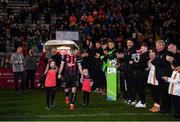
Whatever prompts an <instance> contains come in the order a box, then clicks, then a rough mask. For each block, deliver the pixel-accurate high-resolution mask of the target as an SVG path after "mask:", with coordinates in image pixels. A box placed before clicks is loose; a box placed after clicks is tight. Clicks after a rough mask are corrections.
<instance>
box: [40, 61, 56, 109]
mask: <svg viewBox="0 0 180 122" xmlns="http://www.w3.org/2000/svg"><path fill="white" fill-rule="evenodd" d="M57 72H58V68H57V67H56V65H55V61H54V60H52V59H50V60H49V62H48V64H47V66H46V69H45V72H44V74H45V75H46V78H45V81H44V83H42V82H41V83H39V84H38V87H39V86H41V85H42V84H44V86H45V88H46V104H47V107H46V109H47V110H49V109H50V108H54V104H53V101H54V97H55V91H56V79H57Z"/></svg>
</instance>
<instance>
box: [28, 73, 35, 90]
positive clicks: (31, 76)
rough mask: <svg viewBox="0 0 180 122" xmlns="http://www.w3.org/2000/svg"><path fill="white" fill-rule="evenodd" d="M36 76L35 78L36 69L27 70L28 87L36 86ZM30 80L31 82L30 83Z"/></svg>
mask: <svg viewBox="0 0 180 122" xmlns="http://www.w3.org/2000/svg"><path fill="white" fill-rule="evenodd" d="M34 78H35V70H26V88H30V86H31V88H35V87H34ZM29 81H30V84H31V85H29Z"/></svg>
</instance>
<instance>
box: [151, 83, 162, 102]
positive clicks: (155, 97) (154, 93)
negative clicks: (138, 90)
mask: <svg viewBox="0 0 180 122" xmlns="http://www.w3.org/2000/svg"><path fill="white" fill-rule="evenodd" d="M151 95H152V99H153V103H157V104H160V100H159V86H155V85H151Z"/></svg>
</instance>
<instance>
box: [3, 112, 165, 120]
mask: <svg viewBox="0 0 180 122" xmlns="http://www.w3.org/2000/svg"><path fill="white" fill-rule="evenodd" d="M96 116H162V114H160V113H155V114H152V113H117V114H110V113H99V114H98V113H97V114H71V115H68V114H66V115H29V116H28V115H4V116H0V119H5V118H7V119H13V118H66V117H68V118H69V117H71V118H74V117H96Z"/></svg>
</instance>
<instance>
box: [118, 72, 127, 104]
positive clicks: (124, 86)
mask: <svg viewBox="0 0 180 122" xmlns="http://www.w3.org/2000/svg"><path fill="white" fill-rule="evenodd" d="M120 90H121V93H122V97H123V99H125V100H127V99H128V93H127V80H126V78H125V75H124V72H123V71H121V72H120Z"/></svg>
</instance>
